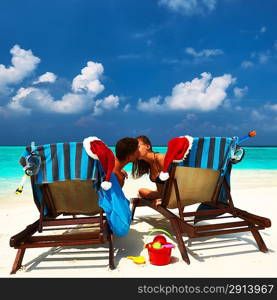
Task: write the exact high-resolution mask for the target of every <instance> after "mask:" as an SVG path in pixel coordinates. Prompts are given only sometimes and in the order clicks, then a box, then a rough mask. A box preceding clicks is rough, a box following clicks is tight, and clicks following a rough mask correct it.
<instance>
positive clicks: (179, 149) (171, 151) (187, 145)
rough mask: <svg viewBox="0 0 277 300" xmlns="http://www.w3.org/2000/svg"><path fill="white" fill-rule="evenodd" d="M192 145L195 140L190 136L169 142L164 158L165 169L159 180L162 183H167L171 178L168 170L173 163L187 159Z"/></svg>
mask: <svg viewBox="0 0 277 300" xmlns="http://www.w3.org/2000/svg"><path fill="white" fill-rule="evenodd" d="M192 143H193V138H192V137H191V136H189V135H186V136H180V137H176V138H173V139H171V140H170V141H169V142H168V144H167V145H168V147H167V152H166V154H165V158H164V168H163V171H162V172H160V175H159V178H160V179H161V180H162V181H165V180H167V179H168V178H169V174H168V172H167V170H168V167H169V165H170V164H171V163H172V162H181V161H182V160H184V159H185V158H186V157H187V155H188V153H189V151H190V149H191V147H192Z"/></svg>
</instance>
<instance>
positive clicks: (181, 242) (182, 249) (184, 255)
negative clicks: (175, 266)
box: [169, 218, 190, 265]
mask: <svg viewBox="0 0 277 300" xmlns="http://www.w3.org/2000/svg"><path fill="white" fill-rule="evenodd" d="M169 220H170V223H171V226H172V228H173V230H174V232H175V236H176V239H177V244H178V248H179V250H180V253H181V256H182V258H183V260H184V261H185V262H186V263H187V264H188V265H189V264H190V259H189V256H188V252H187V249H186V246H185V243H184V240H183V236H182V232H181V229H180V226H179V224H178V221H177V220H176V219H173V218H172V219H169Z"/></svg>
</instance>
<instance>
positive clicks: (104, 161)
mask: <svg viewBox="0 0 277 300" xmlns="http://www.w3.org/2000/svg"><path fill="white" fill-rule="evenodd" d="M83 146H84V148H85V150H86V152H87V154H88V155H89V156H90V157H92V158H93V159H97V160H99V161H100V163H101V165H102V167H103V169H104V171H105V172H106V178H105V181H103V182H102V183H101V187H102V189H103V190H105V191H107V190H109V189H110V188H111V187H112V183H111V182H110V179H111V173H112V171H113V168H114V164H115V158H114V154H113V152H112V150H111V149H109V148H108V147H107V145H106V144H105V143H104V142H103V141H101V140H100V139H99V138H97V137H96V136H90V137H87V138H85V139H84V140H83Z"/></svg>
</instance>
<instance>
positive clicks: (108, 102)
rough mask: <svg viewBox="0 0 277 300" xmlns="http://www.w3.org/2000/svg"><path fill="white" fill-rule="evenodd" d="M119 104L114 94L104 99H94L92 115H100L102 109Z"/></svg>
mask: <svg viewBox="0 0 277 300" xmlns="http://www.w3.org/2000/svg"><path fill="white" fill-rule="evenodd" d="M118 106H119V97H118V96H114V95H109V96H108V97H106V98H104V99H99V100H96V102H95V107H94V115H100V114H102V113H103V110H112V109H114V108H117V107H118Z"/></svg>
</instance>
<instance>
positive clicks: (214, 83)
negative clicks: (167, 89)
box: [137, 72, 235, 112]
mask: <svg viewBox="0 0 277 300" xmlns="http://www.w3.org/2000/svg"><path fill="white" fill-rule="evenodd" d="M234 82H235V78H233V77H232V76H231V75H230V74H225V75H223V76H219V77H214V78H212V75H211V74H210V73H207V72H204V73H202V74H201V78H194V79H193V80H192V81H187V82H181V83H179V84H177V85H176V86H175V87H174V88H173V89H172V94H171V95H170V96H167V97H165V99H164V102H163V103H162V101H161V100H162V99H161V97H160V96H158V97H153V98H151V99H149V101H146V102H143V101H142V100H141V99H140V100H139V101H138V106H137V108H138V109H139V110H142V111H151V112H158V111H165V110H198V111H210V110H214V109H216V108H217V107H219V106H220V105H221V104H222V103H223V102H224V100H225V99H226V96H227V93H226V90H227V88H228V87H229V86H230V85H231V84H232V83H234Z"/></svg>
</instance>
